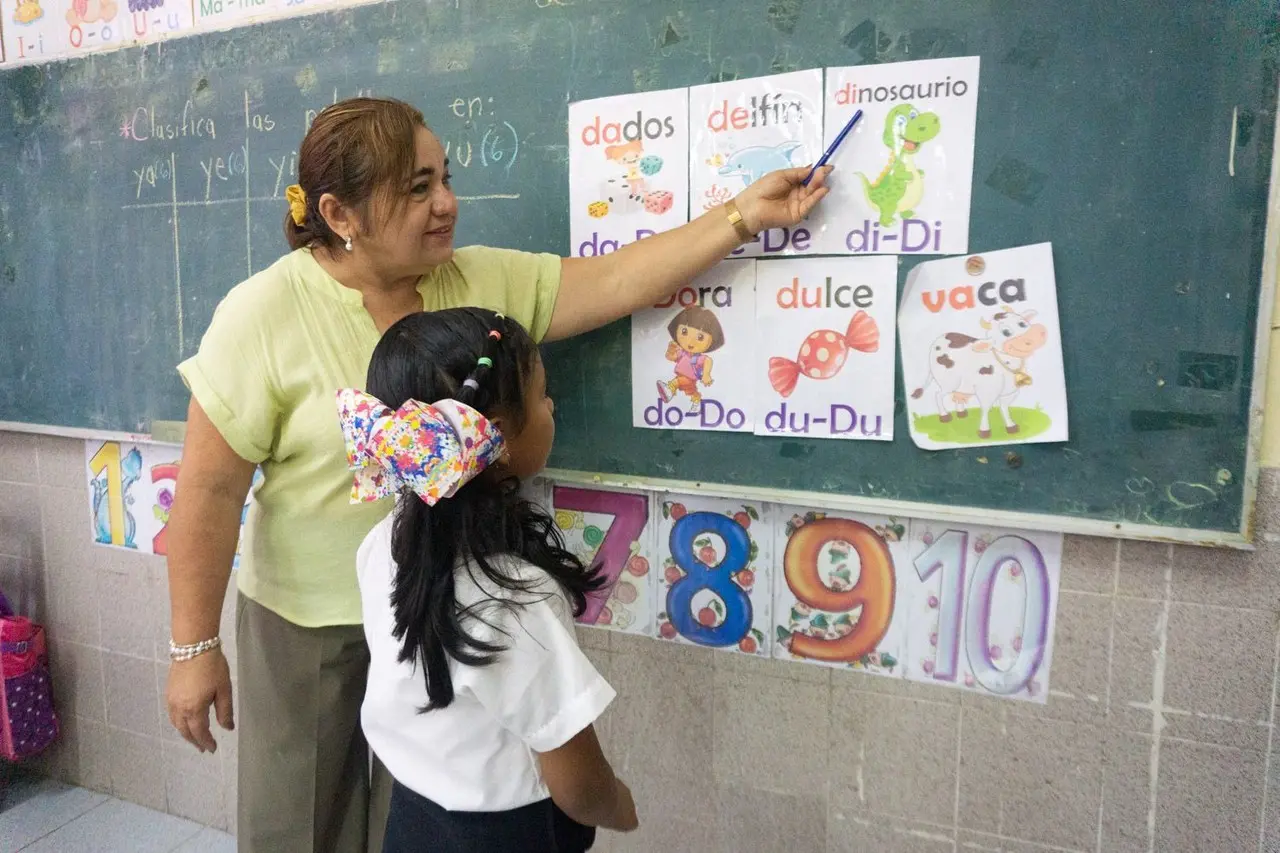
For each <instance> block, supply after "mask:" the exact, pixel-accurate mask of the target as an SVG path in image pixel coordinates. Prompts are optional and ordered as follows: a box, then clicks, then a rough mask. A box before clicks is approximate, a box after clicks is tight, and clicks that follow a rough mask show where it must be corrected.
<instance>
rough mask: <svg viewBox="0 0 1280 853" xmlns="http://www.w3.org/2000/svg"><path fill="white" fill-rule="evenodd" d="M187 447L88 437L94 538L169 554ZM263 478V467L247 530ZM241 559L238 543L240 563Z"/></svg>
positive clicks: (107, 543) (256, 478) (249, 499)
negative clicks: (173, 512) (172, 511)
mask: <svg viewBox="0 0 1280 853" xmlns="http://www.w3.org/2000/svg"><path fill="white" fill-rule="evenodd" d="M181 452H182V448H181V447H179V446H177V445H169V444H144V443H133V444H127V443H121V442H118V441H94V440H90V441H87V442H85V476H86V478H87V482H88V485H89V522H90V535H92V537H93V541H94V543H96V544H98V545H105V546H107V547H113V548H123V549H126V550H130V551H135V552H137V553H139V554H154V555H156V556H159V557H163V556H166V555H167V554H168V553H169V552H168V525H169V511H170V509H171V508H172V507H173V498H174V494H175V493H176V491H177V483H178V469H179V468H180V467H181V464H182V463H181V459H180V457H181ZM261 482H262V471H261V469H259V470H257V471H255V472H254V476H253V485H252V486H251V487H250V491H249V495H247V496H246V498H245V504H244V508H243V509H242V510H241V511H240V525H241V530H242V532H243V528H244V522H245V516H246V515H247V514H248V510H249V505H250V503H251V502H252V500H253V490H254V489H256V488H257V487H258V485H259V484H260V483H261ZM239 564H240V544H239V541H237V544H236V560H235V566H236V567H238V566H239Z"/></svg>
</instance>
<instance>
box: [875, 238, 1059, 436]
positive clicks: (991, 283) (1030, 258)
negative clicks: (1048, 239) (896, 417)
mask: <svg viewBox="0 0 1280 853" xmlns="http://www.w3.org/2000/svg"><path fill="white" fill-rule="evenodd" d="M898 325H899V332H900V334H901V336H902V376H903V381H904V382H905V383H906V390H907V411H908V412H909V414H910V423H911V439H912V440H913V441H914V442H915V443H916V444H917V445H918V446H920V447H923V448H924V449H926V450H940V449H944V448H949V447H961V446H968V447H978V446H983V445H992V444H1031V443H1036V442H1050V441H1066V440H1067V389H1066V381H1065V379H1064V376H1063V368H1062V335H1061V333H1060V331H1059V329H1058V294H1057V284H1056V282H1055V280H1054V274H1053V249H1052V246H1051V245H1050V244H1049V243H1038V244H1036V245H1033V246H1021V247H1019V248H1016V249H1005V250H1003V251H998V252H987V253H984V254H981V255H971V256H969V257H967V258H964V257H961V258H946V259H943V260H937V261H927V262H925V263H923V264H920V265H919V266H917V267H916V268H915V269H913V270H912V271H911V272H910V273H909V274H908V275H907V283H906V286H905V287H904V288H903V292H902V303H901V305H900V306H899V308H898Z"/></svg>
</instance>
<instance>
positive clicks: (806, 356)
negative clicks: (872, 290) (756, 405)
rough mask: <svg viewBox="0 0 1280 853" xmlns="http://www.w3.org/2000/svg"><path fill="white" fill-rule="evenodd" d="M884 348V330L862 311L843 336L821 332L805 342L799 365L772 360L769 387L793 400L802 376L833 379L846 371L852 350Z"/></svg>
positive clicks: (825, 330)
mask: <svg viewBox="0 0 1280 853" xmlns="http://www.w3.org/2000/svg"><path fill="white" fill-rule="evenodd" d="M879 348H880V328H879V327H878V326H877V325H876V321H875V320H874V319H872V317H871V315H869V314H868V313H867V312H866V311H859V312H858V313H857V314H854V315H853V319H852V320H851V321H849V329H848V331H846V332H845V333H844V335H843V336H842V335H841V334H840V333H839V332H835V331H832V330H830V329H819V330H818V331H816V332H814V333H813V334H811V335H809V337H807V338H805V339H804V343H803V344H801V346H800V355H799V356H797V358H796V360H795V361H791V360H789V359H785V358H777V357H774V358H771V359H769V383H770V384H771V385H773V390H775V391H777V392H778V393H779V394H781V395H782V396H783V397H790V396H791V392H792V391H794V390H795V389H796V381H797V380H798V379H799V377H800V375H801V374H804V375H805V376H808V377H809V378H810V379H830V378H831V377H833V376H835V375H836V374H837V373H839V372H840V369H841V368H842V367H844V363H845V359H846V358H848V356H849V350H851V349H854V350H857V351H858V352H875V351H876V350H877V349H879Z"/></svg>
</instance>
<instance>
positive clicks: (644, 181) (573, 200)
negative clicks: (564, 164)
mask: <svg viewBox="0 0 1280 853" xmlns="http://www.w3.org/2000/svg"><path fill="white" fill-rule="evenodd" d="M687 98H688V90H687V89H674V90H671V91H667V92H644V93H642V94H636V95H621V96H618V97H613V98H599V99H596V100H593V101H579V102H578V103H575V104H570V105H569V205H570V208H569V235H570V241H571V248H570V252H571V254H572V255H573V256H574V257H594V256H596V255H604V254H607V253H609V252H612V251H615V250H616V249H618V248H619V247H620V246H624V245H626V244H627V243H634V242H635V241H636V240H639V239H641V238H643V237H647V236H649V235H650V234H656V233H658V232H660V231H666V230H668V229H670V228H675V227H676V226H678V225H683V224H684V223H685V222H687V221H688V220H689V172H688V163H689V161H688V148H689V133H688V121H689V117H688V100H687Z"/></svg>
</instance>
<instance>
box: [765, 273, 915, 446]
mask: <svg viewBox="0 0 1280 853" xmlns="http://www.w3.org/2000/svg"><path fill="white" fill-rule="evenodd" d="M896 295H897V261H896V260H895V259H894V258H888V257H884V258H796V259H788V260H773V261H761V262H760V263H759V264H758V265H757V269H756V377H755V381H756V421H755V422H756V429H755V431H756V434H757V435H792V436H804V437H807V438H843V439H875V440H880V441H890V440H892V439H893V388H894V346H893V343H894V307H895V299H896Z"/></svg>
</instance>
